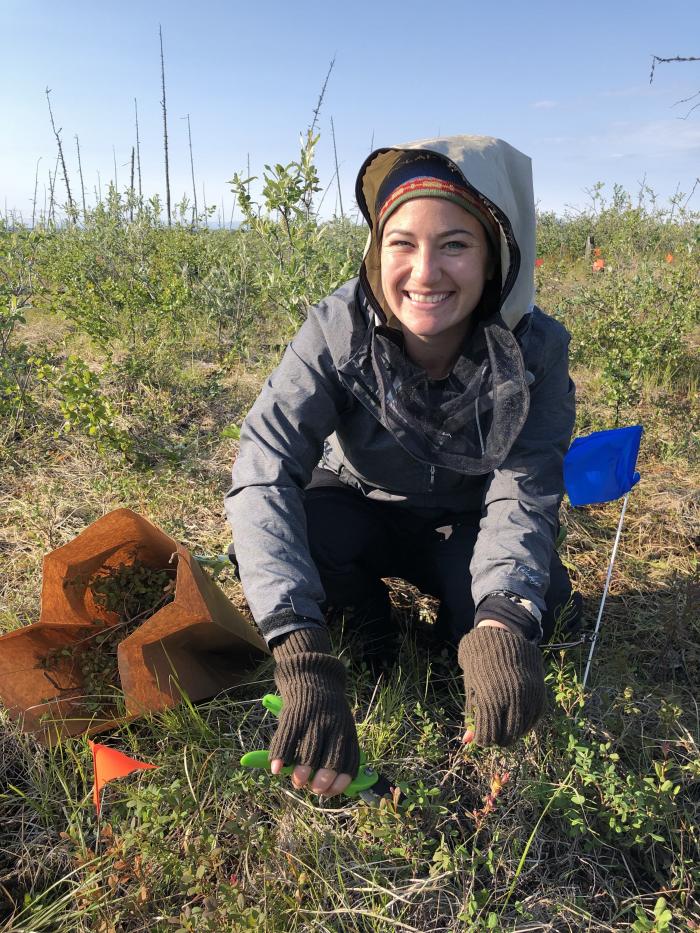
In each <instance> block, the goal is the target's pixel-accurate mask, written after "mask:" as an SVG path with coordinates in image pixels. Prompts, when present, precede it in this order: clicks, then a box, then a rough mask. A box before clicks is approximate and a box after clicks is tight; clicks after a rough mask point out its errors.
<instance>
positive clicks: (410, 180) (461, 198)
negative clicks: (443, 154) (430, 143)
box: [375, 153, 499, 253]
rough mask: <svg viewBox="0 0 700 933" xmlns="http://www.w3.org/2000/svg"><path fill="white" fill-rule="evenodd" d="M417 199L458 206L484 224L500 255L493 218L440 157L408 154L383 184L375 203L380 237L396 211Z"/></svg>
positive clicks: (497, 235)
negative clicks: (439, 201) (438, 199)
mask: <svg viewBox="0 0 700 933" xmlns="http://www.w3.org/2000/svg"><path fill="white" fill-rule="evenodd" d="M413 198H442V199H443V200H446V201H451V202H452V203H453V204H457V205H458V206H459V207H461V208H462V209H463V210H465V211H467V212H468V213H469V214H471V215H472V216H473V217H475V218H476V219H477V220H478V221H479V223H481V225H482V226H483V228H484V230H485V231H486V235H487V236H488V238H489V240H490V241H491V244H492V246H493V247H494V248H495V249H496V252H497V253H498V243H499V234H498V228H497V226H496V223H495V221H494V220H493V218H492V217H491V215H490V214H488V213H487V211H486V209H485V208H484V207H483V206H482V205H481V204H479V202H478V201H477V200H476V198H475V197H474V195H473V194H472V193H471V192H470V191H469V190H468V189H467V188H465V187H464V183H463V179H462V178H461V176H460V175H458V174H457V173H456V172H455V171H453V170H452V169H451V168H450V167H449V165H447V164H446V163H445V162H444V161H443V160H442V159H440V158H439V157H437V156H432V155H430V156H426V155H424V154H422V153H417V154H416V153H406V154H405V155H404V156H403V157H402V158H401V159H400V160H399V161H398V162H397V164H396V165H395V166H394V167H393V168H392V169H391V171H390V172H389V173H388V174H387V176H386V178H385V179H384V181H383V182H382V184H381V185H380V187H379V191H378V192H377V200H376V204H375V212H376V217H377V235H378V236H379V237H381V234H382V230H383V229H384V225H385V224H386V222H387V220H388V219H389V217H390V216H391V215H392V214H393V213H394V211H395V210H396V209H397V208H398V207H400V206H401V204H405V203H406V201H410V200H412V199H413Z"/></svg>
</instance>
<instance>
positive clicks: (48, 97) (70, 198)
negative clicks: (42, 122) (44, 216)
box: [46, 87, 74, 219]
mask: <svg viewBox="0 0 700 933" xmlns="http://www.w3.org/2000/svg"><path fill="white" fill-rule="evenodd" d="M46 101H47V103H48V105H49V116H50V117H51V129H52V130H53V133H54V136H55V137H56V142H57V143H58V154H59V157H60V159H61V167H62V168H63V180H64V182H65V183H66V193H67V195H68V213H69V216H70V217H71V219H73V211H74V208H73V195H72V194H71V192H70V184H69V182H68V170H67V169H66V160H65V159H64V158H63V146H62V145H61V130H57V129H56V124H55V123H54V121H53V111H52V109H51V89H50V88H48V87H47V88H46Z"/></svg>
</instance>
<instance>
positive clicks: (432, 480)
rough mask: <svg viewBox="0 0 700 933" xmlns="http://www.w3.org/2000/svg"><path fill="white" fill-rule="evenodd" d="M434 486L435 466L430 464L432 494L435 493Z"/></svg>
mask: <svg viewBox="0 0 700 933" xmlns="http://www.w3.org/2000/svg"><path fill="white" fill-rule="evenodd" d="M434 485H435V464H434V463H431V464H430V486H429V489H430V491H431V492H432V491H433V486H434Z"/></svg>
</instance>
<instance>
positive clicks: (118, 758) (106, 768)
mask: <svg viewBox="0 0 700 933" xmlns="http://www.w3.org/2000/svg"><path fill="white" fill-rule="evenodd" d="M88 744H89V746H90V748H91V749H92V768H93V772H94V775H95V783H94V784H93V785H92V800H93V803H94V804H95V809H96V810H97V815H98V816H99V815H100V794H101V792H102V788H103V787H104V785H105V784H106V783H107V782H108V781H113V780H114V779H115V778H120V777H126V775H127V774H131V773H132V771H148V770H150V769H151V768H157V767H158V765H151V764H148V763H147V762H145V761H136V759H135V758H129V756H128V755H125V754H124V753H123V752H120V751H117V749H116V748H109V747H108V746H107V745H100V743H99V742H90V741H89V742H88Z"/></svg>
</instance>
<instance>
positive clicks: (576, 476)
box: [564, 424, 643, 687]
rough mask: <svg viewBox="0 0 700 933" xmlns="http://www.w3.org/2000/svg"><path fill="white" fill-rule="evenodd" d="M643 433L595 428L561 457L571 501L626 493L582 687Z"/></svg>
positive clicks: (633, 483)
mask: <svg viewBox="0 0 700 933" xmlns="http://www.w3.org/2000/svg"><path fill="white" fill-rule="evenodd" d="M642 433H643V428H642V426H641V425H640V424H637V425H633V426H632V427H629V428H614V429H613V430H612V431H595V432H594V433H593V434H588V435H587V436H586V437H577V438H576V440H575V441H574V442H573V444H572V445H571V447H570V448H569V450H568V453H567V454H566V456H565V457H564V485H565V487H566V492H567V495H568V496H569V500H570V502H571V504H572V505H575V506H582V505H593V504H594V503H601V502H613V501H614V500H615V499H619V498H620V496H624V497H625V498H624V500H623V503H622V512H621V513H620V521H619V522H618V525H617V534H616V535H615V544H614V545H613V549H612V554H611V556H610V564H609V565H608V575H607V578H606V580H605V588H604V590H603V598H602V599H601V601H600V608H599V610H598V619H597V620H596V624H595V629H594V631H593V638H592V639H591V650H590V652H589V654H588V663H587V664H586V671H585V673H584V675H583V686H584V687H585V686H586V681H587V680H588V674H589V671H590V669H591V661H592V660H593V652H594V651H595V647H596V644H597V641H598V632H599V630H600V622H601V619H602V618H603V607H604V606H605V600H606V598H607V595H608V589H609V587H610V578H611V577H612V569H613V564H614V563H615V555H616V554H617V546H618V544H619V543H620V535H621V533H622V522H623V521H624V518H625V510H626V508H627V499H628V498H629V494H630V490H631V489H632V488H633V487H634V486H636V484H637V483H638V482H639V479H640V477H639V473H637V471H636V466H637V456H638V454H639V445H640V443H641V440H642Z"/></svg>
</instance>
